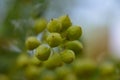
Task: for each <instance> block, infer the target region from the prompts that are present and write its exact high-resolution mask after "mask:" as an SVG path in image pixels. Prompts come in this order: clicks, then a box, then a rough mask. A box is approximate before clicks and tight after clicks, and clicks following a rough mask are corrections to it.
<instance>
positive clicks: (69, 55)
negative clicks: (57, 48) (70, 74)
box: [60, 50, 75, 64]
mask: <svg viewBox="0 0 120 80" xmlns="http://www.w3.org/2000/svg"><path fill="white" fill-rule="evenodd" d="M60 56H61V59H62V60H63V62H65V63H68V64H69V63H71V62H73V60H74V59H75V53H74V52H73V51H72V50H64V51H62V52H61V53H60Z"/></svg>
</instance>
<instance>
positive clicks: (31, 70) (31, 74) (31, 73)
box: [25, 65, 40, 79]
mask: <svg viewBox="0 0 120 80" xmlns="http://www.w3.org/2000/svg"><path fill="white" fill-rule="evenodd" d="M39 72H40V71H39V68H38V67H36V66H32V65H29V66H28V67H27V68H26V69H25V76H26V77H27V78H28V79H35V78H36V77H38V76H39Z"/></svg>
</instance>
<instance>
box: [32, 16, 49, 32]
mask: <svg viewBox="0 0 120 80" xmlns="http://www.w3.org/2000/svg"><path fill="white" fill-rule="evenodd" d="M46 27H47V21H46V20H45V19H43V18H41V19H37V20H36V21H35V23H34V30H35V33H36V34H39V33H41V32H42V31H43V30H45V28H46Z"/></svg>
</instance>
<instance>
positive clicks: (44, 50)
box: [35, 45, 51, 61]
mask: <svg viewBox="0 0 120 80" xmlns="http://www.w3.org/2000/svg"><path fill="white" fill-rule="evenodd" d="M50 53H51V50H50V48H49V47H48V46H47V45H40V46H39V47H38V48H37V49H36V51H35V56H36V57H37V58H38V59H39V60H41V61H45V60H47V59H48V58H49V56H50Z"/></svg>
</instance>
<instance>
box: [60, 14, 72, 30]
mask: <svg viewBox="0 0 120 80" xmlns="http://www.w3.org/2000/svg"><path fill="white" fill-rule="evenodd" d="M58 20H59V21H60V22H61V23H62V30H61V31H65V30H66V29H67V28H69V27H70V26H71V25H72V22H71V20H70V18H69V16H68V15H64V16H60V17H59V18H58Z"/></svg>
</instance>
